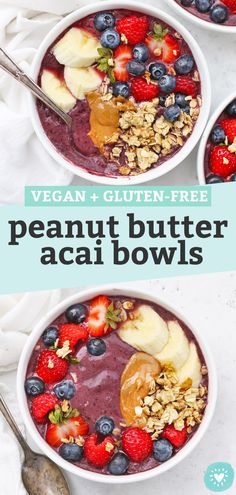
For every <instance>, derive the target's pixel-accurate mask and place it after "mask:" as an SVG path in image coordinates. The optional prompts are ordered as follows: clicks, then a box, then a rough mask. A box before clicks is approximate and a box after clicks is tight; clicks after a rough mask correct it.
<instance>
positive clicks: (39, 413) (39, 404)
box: [31, 392, 59, 423]
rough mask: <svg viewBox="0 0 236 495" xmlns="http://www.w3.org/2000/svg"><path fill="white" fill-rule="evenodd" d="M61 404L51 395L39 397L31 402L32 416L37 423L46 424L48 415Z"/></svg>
mask: <svg viewBox="0 0 236 495" xmlns="http://www.w3.org/2000/svg"><path fill="white" fill-rule="evenodd" d="M57 404H59V400H58V399H57V398H56V397H54V396H53V395H51V394H49V393H47V392H46V393H45V394H40V395H37V397H34V398H33V399H32V402H31V412H32V416H33V418H34V419H35V421H37V423H45V421H46V419H47V414H48V413H49V412H50V411H52V410H53V409H54V407H55V406H56V405H57Z"/></svg>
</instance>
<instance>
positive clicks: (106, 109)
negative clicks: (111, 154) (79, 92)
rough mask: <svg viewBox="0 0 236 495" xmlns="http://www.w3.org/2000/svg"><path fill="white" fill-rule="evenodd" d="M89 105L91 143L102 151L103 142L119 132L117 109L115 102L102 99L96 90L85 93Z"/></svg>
mask: <svg viewBox="0 0 236 495" xmlns="http://www.w3.org/2000/svg"><path fill="white" fill-rule="evenodd" d="M87 100H88V104H89V106H90V132H89V133H88V135H89V136H90V137H91V139H92V141H93V143H94V144H95V146H97V148H99V150H100V152H101V153H103V152H104V144H105V143H107V142H108V141H109V140H110V139H111V138H112V136H113V134H118V133H119V110H118V108H117V106H116V104H115V102H114V101H113V100H112V99H111V100H103V99H102V97H101V94H99V93H98V92H96V91H93V92H91V93H88V94H87Z"/></svg>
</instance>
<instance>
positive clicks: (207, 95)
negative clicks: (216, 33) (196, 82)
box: [29, 0, 211, 186]
mask: <svg viewBox="0 0 236 495" xmlns="http://www.w3.org/2000/svg"><path fill="white" fill-rule="evenodd" d="M116 8H117V9H118V8H120V9H122V8H125V9H128V10H134V11H138V12H140V13H145V14H147V15H150V16H154V17H157V18H159V19H161V20H163V21H164V22H166V23H167V24H169V25H170V26H171V27H173V28H174V29H175V30H176V31H177V32H179V33H180V34H181V35H182V36H183V38H184V40H185V41H186V43H187V44H188V45H189V48H190V50H191V51H192V53H193V56H194V59H195V61H196V64H197V67H198V70H199V74H200V78H201V92H202V107H201V110H200V114H199V117H198V120H197V122H196V123H195V125H194V129H193V132H192V134H191V136H190V137H189V138H188V139H187V141H186V143H185V144H184V146H183V147H182V148H181V149H180V150H179V151H178V152H177V153H176V154H175V155H174V156H173V157H172V158H170V160H167V161H166V162H164V163H163V164H162V165H160V166H159V167H156V168H152V169H150V170H149V171H147V172H144V173H143V174H140V175H137V176H134V177H120V176H119V177H105V176H99V175H95V174H92V173H89V172H88V171H87V170H85V169H83V168H82V167H78V166H76V165H74V164H72V163H70V162H69V161H67V160H66V159H65V158H64V157H63V156H62V155H61V154H60V153H59V152H58V151H57V150H56V148H55V147H54V146H53V144H52V143H51V141H50V140H49V138H48V137H47V135H46V133H45V131H44V129H43V127H42V124H41V122H40V119H39V115H38V111H37V107H36V104H35V99H34V97H33V96H32V95H31V94H29V103H30V105H29V106H30V115H31V120H32V123H33V127H34V130H35V132H36V134H37V136H38V138H39V140H40V141H41V143H42V144H43V146H44V147H45V148H46V150H47V151H48V153H49V154H50V155H51V156H52V158H54V159H55V160H56V161H57V163H59V164H61V165H62V166H64V167H65V168H66V169H68V170H69V171H70V172H72V173H73V174H75V175H77V176H79V177H81V178H83V179H86V180H88V181H90V182H91V181H92V182H95V183H98V184H103V185H115V186H117V185H120V186H122V185H135V184H143V183H144V182H148V181H150V180H153V179H157V178H159V177H161V176H162V175H165V174H167V173H168V172H170V171H171V170H173V169H174V168H175V167H177V166H178V165H179V164H180V163H181V162H182V161H183V160H184V159H185V158H186V157H187V156H188V155H189V154H190V153H191V151H192V150H193V148H194V147H195V146H196V144H197V143H198V141H199V139H200V137H201V135H202V132H203V130H204V128H205V125H206V123H207V119H208V117H209V112H210V105H211V83H210V75H209V70H208V66H207V63H206V59H205V57H204V55H203V53H202V50H201V48H200V47H199V45H198V43H197V42H196V41H195V39H194V38H193V37H192V35H191V34H190V33H189V32H188V31H187V29H186V28H185V27H184V26H182V24H180V23H179V22H178V21H176V20H175V19H173V18H172V17H171V16H170V15H169V14H166V13H165V12H163V11H162V10H159V9H157V8H155V7H152V6H149V5H148V6H143V5H141V4H138V3H136V2H134V1H133V0H132V1H128V2H126V1H125V0H120V1H115V2H112V1H108V0H106V2H105V3H104V2H99V3H94V4H90V5H89V6H86V7H82V8H80V9H78V10H76V11H74V12H72V13H71V14H69V15H67V16H66V17H65V18H64V19H62V20H61V21H60V22H59V23H58V24H56V26H54V28H53V29H52V30H51V31H50V32H49V33H48V34H47V36H46V37H45V38H44V40H43V41H42V43H41V45H40V46H39V48H38V50H37V52H36V55H35V58H34V61H33V64H32V67H31V76H32V77H33V79H34V80H35V79H37V77H38V72H39V68H40V65H41V62H42V58H43V56H44V55H45V53H46V51H47V49H48V47H49V46H50V45H51V44H52V43H53V41H55V39H56V38H57V36H58V35H59V34H60V33H61V32H63V31H64V30H65V29H66V28H67V27H69V26H70V25H71V24H73V22H75V21H76V20H79V19H82V18H83V17H86V16H87V15H89V14H92V13H93V12H97V11H99V10H104V9H105V10H109V9H116Z"/></svg>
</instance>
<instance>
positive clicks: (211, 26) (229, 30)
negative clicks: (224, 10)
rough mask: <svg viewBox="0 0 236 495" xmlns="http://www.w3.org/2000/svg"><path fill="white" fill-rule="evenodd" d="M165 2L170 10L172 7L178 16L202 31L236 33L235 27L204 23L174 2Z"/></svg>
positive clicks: (204, 21) (172, 0)
mask: <svg viewBox="0 0 236 495" xmlns="http://www.w3.org/2000/svg"><path fill="white" fill-rule="evenodd" d="M166 1H167V3H168V4H169V6H170V7H171V8H172V7H173V9H175V10H176V12H178V13H179V14H180V15H182V16H183V17H185V18H186V19H187V20H188V21H191V22H193V23H195V24H197V25H198V26H200V27H202V28H204V29H209V30H211V31H215V32H218V33H221V34H232V33H234V34H235V33H236V26H229V25H224V24H217V23H215V22H209V21H206V20H205V19H201V18H200V17H198V16H197V15H194V14H192V13H191V12H189V11H188V10H186V9H184V8H183V7H181V5H179V4H178V3H177V2H176V1H175V0H166Z"/></svg>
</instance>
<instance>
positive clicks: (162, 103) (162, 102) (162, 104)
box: [159, 96, 166, 107]
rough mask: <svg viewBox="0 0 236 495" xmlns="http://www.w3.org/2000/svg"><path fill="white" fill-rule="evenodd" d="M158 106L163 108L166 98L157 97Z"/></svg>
mask: <svg viewBox="0 0 236 495" xmlns="http://www.w3.org/2000/svg"><path fill="white" fill-rule="evenodd" d="M159 104H160V105H161V107H164V106H165V104H166V96H159Z"/></svg>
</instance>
